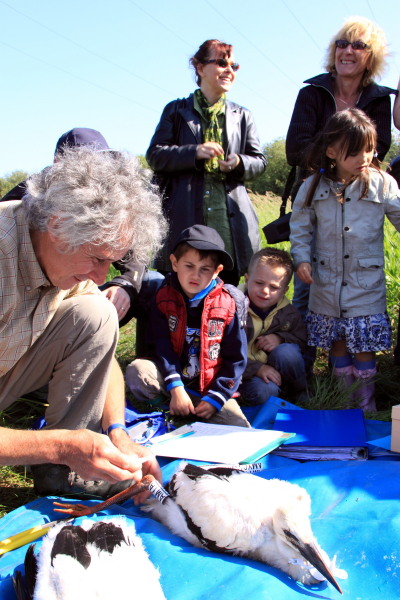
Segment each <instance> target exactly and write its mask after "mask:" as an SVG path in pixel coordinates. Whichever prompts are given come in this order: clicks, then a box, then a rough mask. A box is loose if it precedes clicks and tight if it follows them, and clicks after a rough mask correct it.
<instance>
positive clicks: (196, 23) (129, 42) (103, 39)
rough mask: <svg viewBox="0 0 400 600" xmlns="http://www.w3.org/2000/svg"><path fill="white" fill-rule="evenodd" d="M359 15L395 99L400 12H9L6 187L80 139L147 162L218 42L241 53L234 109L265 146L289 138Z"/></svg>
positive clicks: (40, 2) (377, 5)
mask: <svg viewBox="0 0 400 600" xmlns="http://www.w3.org/2000/svg"><path fill="white" fill-rule="evenodd" d="M353 15H361V16H365V17H367V18H370V19H372V20H375V21H376V22H377V23H378V24H379V25H380V26H381V27H382V28H383V29H384V31H385V33H386V36H387V39H388V42H389V45H390V49H391V51H392V53H393V58H392V59H389V68H388V70H387V73H386V75H385V76H384V78H383V79H382V80H381V83H382V84H383V85H387V86H390V87H394V88H396V87H397V82H398V79H399V75H400V70H399V69H400V35H399V25H400V2H399V0H386V1H385V2H381V1H379V0H337V2H331V1H327V0H302V1H301V2H300V1H299V0H284V1H283V0H251V1H249V0H248V1H245V0H230V2H229V3H221V2H217V1H216V0H196V1H193V0H168V1H166V0H147V1H145V0H113V1H110V0H68V2H59V1H54V0H52V1H50V0H5V1H3V0H0V19H1V24H2V36H1V40H0V53H1V65H2V71H1V81H2V86H1V88H2V89H1V118H2V125H1V131H2V135H1V144H0V176H1V175H3V174H5V173H7V172H10V171H13V170H15V169H24V170H27V171H30V172H32V171H35V170H39V169H41V168H43V167H44V166H46V165H47V164H50V163H51V161H52V158H53V152H54V147H55V144H56V141H57V139H58V138H59V136H60V135H61V134H62V133H64V132H65V131H68V130H69V129H72V128H73V127H91V128H93V129H98V130H99V131H101V132H102V134H103V135H104V136H105V138H106V139H107V141H108V143H109V145H110V146H112V147H114V148H118V149H125V150H129V151H131V152H133V153H135V154H144V153H145V152H146V149H147V146H148V144H149V141H150V139H151V136H152V134H153V132H154V129H155V127H156V125H157V123H158V120H159V117H160V115H161V112H162V109H163V107H164V106H165V104H167V103H168V102H169V101H171V100H173V99H174V98H177V97H184V96H187V95H188V94H189V93H190V92H192V91H193V90H194V89H195V83H194V78H193V74H192V72H191V70H190V69H189V67H188V59H189V58H190V56H192V55H193V54H194V53H195V51H196V50H197V48H198V46H199V45H200V44H201V43H202V42H203V41H204V40H206V39H209V38H219V39H221V40H223V41H225V42H228V43H231V44H233V46H234V52H235V59H236V61H237V62H239V63H240V70H239V72H238V74H237V78H236V81H235V83H234V86H233V88H232V90H231V92H230V93H229V98H230V99H231V100H234V101H235V102H237V103H239V104H242V105H243V106H246V107H247V108H249V109H250V110H251V111H252V113H253V115H254V117H255V120H256V124H257V127H258V131H259V135H260V139H261V142H262V143H265V142H269V141H271V140H273V139H274V138H276V137H278V136H284V135H286V131H287V128H288V124H289V121H290V116H291V113H292V110H293V106H294V102H295V100H296V96H297V93H298V90H299V89H300V87H301V86H302V81H303V80H304V79H307V78H309V77H312V76H314V75H317V74H318V73H321V72H322V68H321V64H322V60H323V56H324V51H325V49H326V46H327V45H328V42H329V40H330V38H331V36H332V35H333V34H334V33H335V31H337V29H339V27H340V26H341V25H342V23H343V21H344V19H345V18H346V17H349V16H353Z"/></svg>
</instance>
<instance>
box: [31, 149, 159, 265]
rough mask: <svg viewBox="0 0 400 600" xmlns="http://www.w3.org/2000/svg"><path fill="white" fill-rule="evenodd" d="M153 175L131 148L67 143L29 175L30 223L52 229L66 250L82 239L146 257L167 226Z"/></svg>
mask: <svg viewBox="0 0 400 600" xmlns="http://www.w3.org/2000/svg"><path fill="white" fill-rule="evenodd" d="M149 175H150V173H149V171H146V170H145V169H143V168H142V167H141V166H140V164H139V161H138V159H137V158H136V157H135V156H133V155H131V154H129V153H127V152H124V153H123V152H114V151H113V152H96V151H94V150H93V149H90V148H87V147H79V148H70V149H66V150H65V152H64V153H63V155H62V156H60V157H59V159H58V161H57V162H56V163H55V164H54V165H52V166H51V167H49V168H48V169H45V170H44V171H41V172H40V173H36V174H35V175H33V176H32V177H31V178H30V179H29V180H28V181H27V193H26V195H25V196H24V198H23V207H24V210H25V214H26V221H27V224H28V226H29V228H30V229H33V230H37V231H41V232H46V231H49V232H50V233H51V234H52V235H53V236H54V237H55V238H56V239H57V241H58V242H60V247H61V251H62V252H65V253H70V252H75V251H76V250H78V249H79V248H80V247H81V246H83V245H84V244H91V245H95V246H96V245H101V244H107V246H109V247H110V248H112V249H113V250H116V251H118V250H124V249H125V248H127V247H128V246H130V247H131V249H132V258H133V259H134V260H135V261H136V262H139V263H147V262H148V261H149V259H150V255H153V256H154V255H155V254H156V253H157V251H158V250H159V248H160V246H161V243H162V241H163V238H164V236H165V234H166V232H167V222H166V220H165V218H164V216H163V213H162V207H161V198H160V196H159V194H158V191H157V188H156V187H155V186H152V185H151V184H150V181H149ZM52 217H55V218H54V219H52Z"/></svg>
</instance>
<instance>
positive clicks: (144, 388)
mask: <svg viewBox="0 0 400 600" xmlns="http://www.w3.org/2000/svg"><path fill="white" fill-rule="evenodd" d="M125 379H126V383H127V386H128V387H129V389H130V390H131V392H132V393H133V394H135V393H138V392H140V393H141V394H144V395H147V393H148V392H151V391H153V392H158V391H159V385H158V382H157V368H156V366H155V364H154V363H153V362H152V361H151V360H146V359H141V358H138V359H136V360H134V361H133V362H131V363H130V364H129V365H128V366H127V367H126V375H125Z"/></svg>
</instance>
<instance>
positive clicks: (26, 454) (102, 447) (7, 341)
mask: <svg viewBox="0 0 400 600" xmlns="http://www.w3.org/2000/svg"><path fill="white" fill-rule="evenodd" d="M165 232H166V222H165V219H164V218H163V216H162V210H161V200H160V197H159V195H158V194H157V192H156V190H155V189H154V188H152V186H151V185H150V184H149V181H148V178H147V176H146V174H145V171H144V170H143V169H142V168H141V167H140V165H139V163H138V161H137V159H136V158H135V157H133V156H131V155H129V154H127V153H120V152H107V153H102V152H95V151H93V149H88V148H84V147H83V148H75V149H69V150H68V149H67V150H66V151H65V152H64V153H63V155H62V156H61V157H60V158H59V160H58V161H57V162H56V163H55V164H54V165H53V166H52V167H50V168H49V169H47V170H46V171H44V172H40V173H37V174H36V175H34V176H33V177H32V178H30V179H29V180H28V182H27V193H26V195H25V196H24V198H23V200H22V201H14V202H4V203H2V204H0V251H1V254H0V261H1V274H0V282H1V286H2V294H1V298H0V305H1V308H0V410H4V409H5V408H7V407H8V406H9V405H10V404H12V402H13V401H14V400H15V399H17V398H19V397H20V396H22V395H23V394H26V393H27V392H30V391H32V390H36V389H38V388H40V387H42V386H44V385H46V384H48V386H49V395H48V404H49V405H48V408H47V409H46V415H45V416H46V422H47V425H46V428H45V429H44V430H41V431H21V430H12V429H7V428H0V464H1V465H17V464H31V465H32V470H33V476H34V483H35V488H36V490H37V491H38V492H39V493H42V494H63V493H68V492H69V493H71V492H72V493H81V492H83V493H93V494H96V495H100V496H107V495H112V494H114V493H116V491H119V490H120V489H123V487H126V486H127V485H129V484H130V481H131V480H132V478H133V479H135V480H138V479H140V478H141V477H142V475H143V474H146V473H149V472H151V473H152V474H153V475H155V476H156V477H158V478H160V476H161V472H160V470H159V467H158V464H157V461H156V460H155V458H154V457H152V455H151V454H150V453H149V452H148V451H147V450H145V449H144V448H143V447H142V446H139V445H137V444H133V443H132V442H131V440H130V438H129V436H128V435H127V432H126V430H124V396H125V394H124V381H123V376H122V373H121V370H120V368H119V366H118V364H117V362H116V360H115V358H114V351H115V347H116V344H117V341H118V317H117V312H116V310H115V307H114V305H113V304H112V303H111V302H109V301H108V300H107V299H106V298H105V297H104V296H103V295H102V294H101V293H100V292H99V290H98V288H97V286H98V285H100V284H102V283H104V280H105V278H106V275H107V272H108V269H109V266H110V264H111V263H112V262H113V261H116V260H120V259H122V258H123V257H124V256H125V255H126V254H127V252H128V251H131V256H132V255H133V257H134V258H135V260H136V261H137V262H143V263H146V262H147V261H148V259H149V256H150V255H151V254H152V253H155V252H156V251H157V250H158V248H159V247H160V244H161V242H162V239H163V236H164V235H165ZM102 429H103V431H105V432H107V433H108V438H107V437H106V436H104V435H101V430H102ZM110 442H111V443H110ZM146 457H149V460H148V461H147V462H144V463H142V461H141V460H139V459H140V458H142V459H143V458H146Z"/></svg>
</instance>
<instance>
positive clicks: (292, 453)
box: [274, 408, 368, 460]
mask: <svg viewBox="0 0 400 600" xmlns="http://www.w3.org/2000/svg"><path fill="white" fill-rule="evenodd" d="M274 430H276V431H286V432H288V433H289V432H290V433H295V434H296V435H295V437H293V438H291V439H290V440H288V441H287V442H285V444H284V445H283V446H281V447H280V448H278V449H277V450H275V451H274V454H277V455H279V456H285V457H286V458H297V459H298V460H367V458H368V446H367V436H366V433H365V426H364V416H363V412H362V410H361V409H359V408H356V409H351V410H310V411H308V410H307V411H297V410H296V411H294V410H280V411H279V412H278V413H277V415H276V419H275V424H274Z"/></svg>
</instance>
